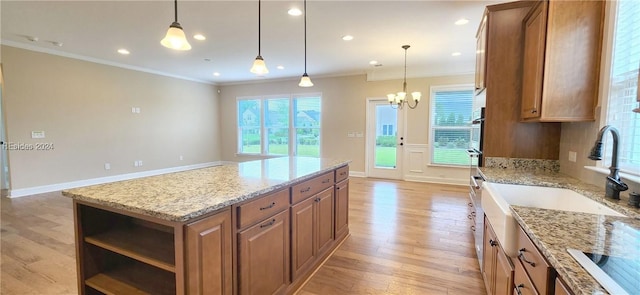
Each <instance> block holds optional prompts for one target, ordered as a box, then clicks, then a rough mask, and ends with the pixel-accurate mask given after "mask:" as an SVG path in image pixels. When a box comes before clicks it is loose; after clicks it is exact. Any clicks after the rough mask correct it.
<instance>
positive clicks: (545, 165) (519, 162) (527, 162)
mask: <svg viewBox="0 0 640 295" xmlns="http://www.w3.org/2000/svg"><path fill="white" fill-rule="evenodd" d="M484 167H487V168H503V169H507V168H509V169H521V170H532V171H548V172H560V161H558V160H542V159H521V158H500V157H485V158H484Z"/></svg>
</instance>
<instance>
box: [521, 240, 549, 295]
mask: <svg viewBox="0 0 640 295" xmlns="http://www.w3.org/2000/svg"><path fill="white" fill-rule="evenodd" d="M516 245H517V246H518V259H516V261H514V263H516V264H519V266H522V269H524V271H525V274H526V276H527V279H529V280H530V281H531V283H532V284H533V287H534V288H535V290H536V291H537V292H538V293H539V294H552V293H553V286H554V279H555V269H554V268H553V267H551V265H550V264H549V263H548V262H547V260H546V259H544V256H543V255H542V253H540V251H539V250H538V248H536V246H534V245H533V242H532V241H531V239H529V236H527V234H526V233H525V232H524V230H523V229H522V228H520V229H519V231H518V241H517V243H516ZM517 283H520V282H517Z"/></svg>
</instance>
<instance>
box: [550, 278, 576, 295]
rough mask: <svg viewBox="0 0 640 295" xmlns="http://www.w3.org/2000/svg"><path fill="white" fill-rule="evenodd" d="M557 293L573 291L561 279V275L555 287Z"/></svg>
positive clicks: (567, 294) (559, 294)
mask: <svg viewBox="0 0 640 295" xmlns="http://www.w3.org/2000/svg"><path fill="white" fill-rule="evenodd" d="M554 290H555V293H554V294H555V295H571V294H572V293H571V292H570V291H569V288H568V287H567V286H566V285H565V284H564V282H562V280H560V278H559V277H557V278H556V287H555V289H554Z"/></svg>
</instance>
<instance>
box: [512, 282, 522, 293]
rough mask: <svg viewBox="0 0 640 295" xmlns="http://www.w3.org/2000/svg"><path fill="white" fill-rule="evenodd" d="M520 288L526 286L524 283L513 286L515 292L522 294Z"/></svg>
mask: <svg viewBox="0 0 640 295" xmlns="http://www.w3.org/2000/svg"><path fill="white" fill-rule="evenodd" d="M520 288H524V284H520V285H517V286H516V287H515V288H513V291H514V293H515V294H518V295H522V292H520Z"/></svg>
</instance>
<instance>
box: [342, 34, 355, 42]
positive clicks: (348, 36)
mask: <svg viewBox="0 0 640 295" xmlns="http://www.w3.org/2000/svg"><path fill="white" fill-rule="evenodd" d="M342 40H344V41H351V40H353V36H351V35H344V36H342Z"/></svg>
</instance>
